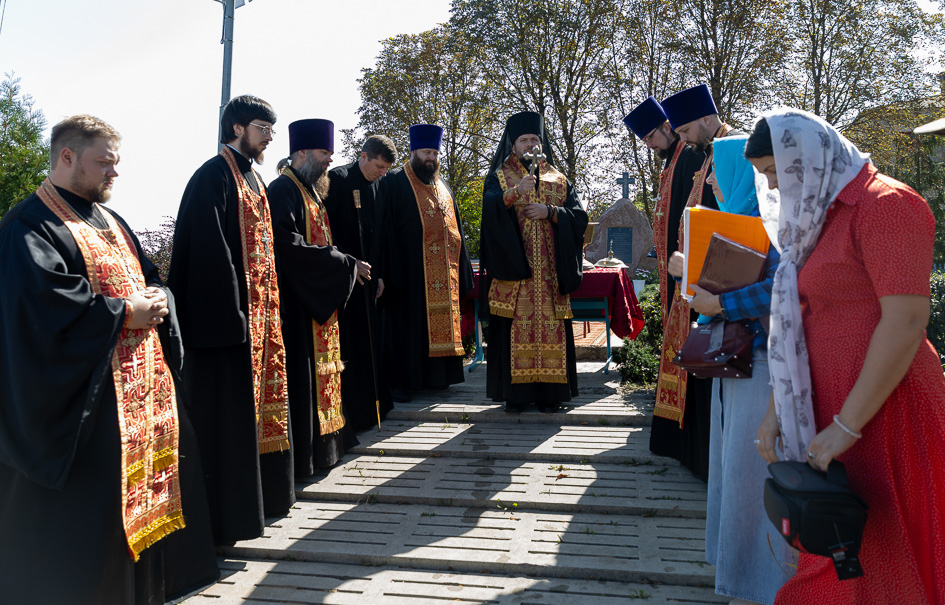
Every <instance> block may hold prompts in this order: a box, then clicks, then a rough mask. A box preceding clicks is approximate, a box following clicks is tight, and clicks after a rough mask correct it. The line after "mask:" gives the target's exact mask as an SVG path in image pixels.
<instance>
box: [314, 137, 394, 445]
mask: <svg viewBox="0 0 945 605" xmlns="http://www.w3.org/2000/svg"><path fill="white" fill-rule="evenodd" d="M396 158H397V148H396V147H395V146H394V142H393V141H392V140H390V138H388V137H386V136H384V135H372V136H369V137H368V138H367V139H365V141H364V144H363V145H362V146H361V155H360V156H359V157H358V158H357V159H356V160H354V161H353V162H351V163H350V164H347V165H344V166H337V167H335V168H332V169H331V170H330V171H329V172H328V179H329V181H330V182H331V186H330V187H329V188H328V197H326V198H325V208H326V209H327V210H328V218H329V220H330V222H331V237H332V241H334V243H335V245H336V246H338V249H339V250H341V251H342V252H344V253H346V254H351V255H352V256H354V257H355V258H360V259H364V260H365V261H367V262H368V263H371V264H372V265H373V264H374V262H375V261H374V234H375V232H376V228H375V227H376V211H377V204H376V196H377V188H378V185H379V184H380V181H381V177H383V176H384V175H385V174H387V172H388V171H389V170H390V168H391V166H393V164H394V161H395V160H396ZM362 242H363V245H364V247H363V248H362ZM365 290H366V292H365ZM382 292H383V290H382V289H381V288H380V286H379V284H378V280H376V279H372V280H371V281H369V282H365V283H364V284H360V283H356V284H355V285H354V291H352V292H351V297H350V298H349V299H348V304H346V305H345V308H344V311H343V312H342V313H341V314H340V315H339V317H338V321H339V322H340V324H339V325H340V329H341V358H342V359H343V360H344V362H345V371H344V372H343V373H342V374H341V396H342V397H341V398H342V406H343V407H344V412H345V420H347V422H348V423H349V424H350V425H351V427H352V428H353V429H354V430H355V431H364V430H367V429H370V428H371V427H374V426H376V425H377V423H378V418H380V419H381V420H383V419H384V417H385V416H386V415H387V413H388V412H390V411H391V410H392V409H393V408H394V404H393V402H392V400H391V397H390V389H389V388H388V386H387V380H386V377H385V375H384V373H383V372H382V367H383V366H382V362H381V343H382V338H381V330H380V326H379V323H378V320H379V317H378V314H377V307H376V305H375V302H374V301H375V299H376V298H377V296H378V294H379V293H382ZM369 330H373V332H370V331H369ZM371 345H373V347H372V346H371ZM372 349H373V350H372ZM375 379H376V382H377V384H375ZM375 391H376V393H375Z"/></svg>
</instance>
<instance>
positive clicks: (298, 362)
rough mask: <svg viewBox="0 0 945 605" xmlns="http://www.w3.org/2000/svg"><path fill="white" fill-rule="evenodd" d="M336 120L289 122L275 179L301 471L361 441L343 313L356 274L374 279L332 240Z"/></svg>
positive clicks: (279, 266) (273, 199)
mask: <svg viewBox="0 0 945 605" xmlns="http://www.w3.org/2000/svg"><path fill="white" fill-rule="evenodd" d="M334 128H335V127H334V124H333V123H332V122H330V121H328V120H319V119H309V120H298V121H296V122H292V123H291V124H289V151H290V155H289V157H288V158H286V159H285V160H283V161H282V162H280V173H281V176H279V178H277V179H276V180H274V181H273V182H272V183H270V184H269V207H270V208H271V209H272V230H273V236H274V237H275V244H276V270H277V273H278V275H279V292H280V297H279V302H280V306H281V315H282V337H283V340H284V341H285V347H286V363H287V364H288V365H287V369H288V380H289V404H290V411H291V414H292V438H293V444H292V447H293V451H294V452H295V454H294V456H295V474H296V476H299V477H307V476H310V475H312V474H314V473H315V471H316V470H317V469H319V468H327V467H330V466H333V465H334V464H335V463H337V462H338V461H339V460H340V459H341V457H342V456H344V454H345V452H346V451H347V450H348V449H350V448H351V447H353V446H354V445H357V443H358V441H357V438H356V437H355V436H354V432H353V431H352V429H351V427H350V426H348V423H347V419H346V417H345V415H344V413H343V410H342V391H341V376H342V370H343V369H344V363H343V362H342V359H341V333H340V329H339V322H338V314H339V312H340V310H341V309H343V308H344V305H345V301H347V300H348V297H349V296H350V295H351V291H352V288H353V286H354V283H355V280H357V281H358V282H359V283H364V282H365V281H366V280H370V279H371V266H370V265H369V264H367V263H365V262H362V261H359V260H357V259H356V258H354V257H353V256H350V255H348V254H345V253H343V252H341V251H339V250H338V248H336V247H335V246H334V245H333V239H332V235H331V226H330V224H329V220H328V213H327V212H326V211H325V206H324V199H325V196H326V195H327V193H328V184H329V181H328V174H327V170H328V166H329V165H330V164H331V156H332V153H334V149H335V130H334Z"/></svg>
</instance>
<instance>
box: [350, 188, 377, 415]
mask: <svg viewBox="0 0 945 605" xmlns="http://www.w3.org/2000/svg"><path fill="white" fill-rule="evenodd" d="M351 193H352V195H354V207H355V208H356V209H357V211H358V241H359V242H361V255H362V256H364V253H365V250H366V249H365V247H364V229H363V228H362V227H361V192H360V191H358V190H357V189H355V190H354V191H352V192H351ZM361 285H362V286H364V287H363V288H362V289H363V290H364V305H365V307H364V316H365V319H366V320H367V327H368V348H370V349H371V376H372V378H373V379H374V409H375V411H376V412H377V428H378V430H380V428H381V399H380V397H379V396H378V394H377V364H376V363H374V324H373V323H372V322H371V292H370V289H369V288H368V287H367V284H366V283H364V284H361Z"/></svg>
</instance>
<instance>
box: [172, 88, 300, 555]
mask: <svg viewBox="0 0 945 605" xmlns="http://www.w3.org/2000/svg"><path fill="white" fill-rule="evenodd" d="M275 121H276V114H275V112H274V111H273V110H272V107H271V106H270V105H269V104H268V103H266V102H265V101H263V100H262V99H259V98H257V97H253V96H250V95H243V96H240V97H235V98H233V99H232V100H231V101H230V102H229V103H227V105H226V107H225V108H224V110H223V116H222V118H221V127H222V128H221V130H222V135H221V137H222V139H223V141H222V142H223V143H225V144H224V145H223V147H222V149H221V150H220V154H219V155H217V156H216V157H214V158H212V159H210V160H208V161H207V162H206V163H204V165H203V166H201V167H200V168H198V169H197V172H195V173H194V175H193V176H192V177H191V179H190V182H189V183H188V184H187V188H186V189H185V190H184V195H183V198H182V199H181V203H180V211H179V212H178V215H177V226H176V229H175V231H174V248H173V251H172V253H171V268H170V275H169V276H168V285H169V286H170V287H171V290H173V292H174V295H175V296H176V297H177V301H178V302H177V313H178V316H179V317H180V324H181V334H182V336H183V339H184V348H185V351H186V354H185V356H184V385H185V393H184V404H185V405H186V406H187V408H188V410H189V411H190V413H191V418H192V420H193V423H194V429H195V430H196V432H197V439H198V442H199V443H200V453H201V456H202V458H203V462H204V477H205V480H206V486H207V497H208V500H209V502H210V513H211V517H212V520H213V534H214V540H215V541H216V543H217V544H218V545H223V544H228V543H232V542H235V541H236V540H245V539H249V538H256V537H258V536H260V535H261V534H262V530H263V526H264V521H263V518H264V517H265V516H275V515H281V514H284V513H286V512H287V511H288V510H289V507H290V506H292V504H293V503H295V480H294V470H293V467H292V454H291V452H290V451H289V446H290V443H289V437H290V434H289V400H288V392H287V389H286V361H285V346H284V344H283V341H282V331H281V329H280V326H279V324H280V319H279V287H278V283H277V277H276V264H275V251H274V248H273V245H272V223H271V220H270V216H269V203H268V199H267V196H266V187H265V185H263V182H262V180H261V178H260V177H259V175H258V174H257V173H256V171H255V170H253V162H259V163H261V162H262V159H263V152H264V151H265V149H266V147H267V146H268V145H269V142H270V141H271V140H272V136H273V134H274V130H273V124H274V123H275Z"/></svg>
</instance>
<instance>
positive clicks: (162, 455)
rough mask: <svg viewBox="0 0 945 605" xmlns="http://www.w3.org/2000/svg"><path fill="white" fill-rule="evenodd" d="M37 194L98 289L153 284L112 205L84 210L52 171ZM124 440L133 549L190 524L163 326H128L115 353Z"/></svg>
mask: <svg viewBox="0 0 945 605" xmlns="http://www.w3.org/2000/svg"><path fill="white" fill-rule="evenodd" d="M36 195H38V196H39V198H40V199H41V200H42V201H43V203H44V204H45V205H46V207H47V208H49V209H50V210H52V211H53V212H54V213H55V214H56V216H58V217H59V218H60V220H62V222H63V224H64V225H65V226H66V227H67V228H68V229H69V232H70V233H71V234H72V237H73V238H75V242H76V244H77V245H78V247H79V250H80V251H81V252H82V258H83V260H84V261H85V269H86V273H87V274H88V276H89V283H90V285H91V288H92V292H94V293H95V294H100V295H103V296H108V297H112V298H125V297H126V296H129V295H131V294H133V293H135V292H138V291H140V290H143V289H145V288H146V287H147V284H146V283H145V281H144V275H143V274H142V271H141V265H140V263H139V262H138V256H137V254H136V253H135V251H134V245H133V244H132V243H131V240H130V238H129V237H128V234H127V233H125V232H124V230H123V229H121V227H120V226H119V224H118V222H117V221H115V218H114V217H113V216H112V215H111V214H109V213H108V212H104V211H103V212H101V214H102V216H103V217H104V218H105V221H106V222H107V224H108V229H101V230H100V229H96V228H95V227H93V226H92V225H90V224H88V223H87V222H85V221H84V220H83V219H82V218H80V217H79V216H78V215H77V214H76V213H75V210H73V209H72V207H71V206H70V205H69V204H68V203H67V202H66V201H65V200H64V199H63V198H62V196H60V195H59V192H58V191H56V189H55V187H53V185H52V183H50V182H49V179H46V180H45V181H43V183H42V184H41V185H40V186H39V189H37V190H36ZM111 366H112V379H113V381H114V385H115V396H116V398H117V402H118V409H117V413H118V426H119V431H120V434H121V443H120V444H115V445H116V447H120V448H121V511H122V525H123V526H124V529H125V537H126V539H127V540H128V550H129V551H130V552H131V555H132V557H133V558H134V560H135V561H137V560H138V557H139V556H140V554H141V551H143V550H144V549H146V548H148V547H149V546H151V545H152V544H154V543H155V542H157V541H158V540H160V539H161V538H163V537H164V536H166V535H167V534H169V533H171V532H173V531H175V530H177V529H180V528H182V527H184V517H183V513H182V512H181V498H180V478H179V476H178V466H177V461H178V449H177V448H178V438H179V435H178V431H179V425H178V422H177V397H176V394H175V390H174V379H173V377H172V376H171V372H170V370H169V369H168V367H167V364H166V363H165V362H164V351H163V349H162V348H161V341H160V339H159V338H158V334H157V331H156V330H153V329H147V330H130V329H128V328H122V330H121V333H120V334H119V336H118V342H117V344H116V345H115V351H114V353H113V354H112V363H111Z"/></svg>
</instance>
